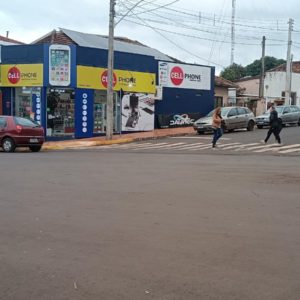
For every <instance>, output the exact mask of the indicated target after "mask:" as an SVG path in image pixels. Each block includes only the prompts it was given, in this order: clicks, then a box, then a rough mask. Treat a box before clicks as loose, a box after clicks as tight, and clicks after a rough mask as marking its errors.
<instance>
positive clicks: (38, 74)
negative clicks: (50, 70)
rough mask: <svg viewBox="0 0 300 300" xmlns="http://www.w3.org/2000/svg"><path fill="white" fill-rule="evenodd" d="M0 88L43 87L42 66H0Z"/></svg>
mask: <svg viewBox="0 0 300 300" xmlns="http://www.w3.org/2000/svg"><path fill="white" fill-rule="evenodd" d="M0 67H1V80H0V85H1V86H8V87H17V86H28V87H30V86H43V65H42V64H32V65H28V64H22V65H1V66H0Z"/></svg>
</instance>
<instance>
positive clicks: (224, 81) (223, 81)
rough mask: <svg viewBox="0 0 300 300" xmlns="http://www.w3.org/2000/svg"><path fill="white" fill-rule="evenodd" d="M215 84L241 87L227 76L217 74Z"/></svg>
mask: <svg viewBox="0 0 300 300" xmlns="http://www.w3.org/2000/svg"><path fill="white" fill-rule="evenodd" d="M215 85H216V86H222V87H227V88H230V87H232V88H237V89H238V88H240V87H239V85H238V84H236V83H234V82H232V81H230V80H227V79H225V78H222V77H219V76H215Z"/></svg>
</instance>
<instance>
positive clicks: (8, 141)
mask: <svg viewBox="0 0 300 300" xmlns="http://www.w3.org/2000/svg"><path fill="white" fill-rule="evenodd" d="M2 148H3V150H4V152H14V151H15V149H16V145H15V142H14V140H13V139H12V138H4V139H3V141H2Z"/></svg>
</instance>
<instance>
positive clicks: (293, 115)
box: [291, 105, 300, 123]
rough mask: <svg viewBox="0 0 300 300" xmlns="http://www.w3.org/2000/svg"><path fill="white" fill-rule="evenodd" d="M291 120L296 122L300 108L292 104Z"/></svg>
mask: <svg viewBox="0 0 300 300" xmlns="http://www.w3.org/2000/svg"><path fill="white" fill-rule="evenodd" d="M291 119H292V120H291V122H293V123H298V122H299V120H300V109H299V108H298V107H297V106H295V105H293V106H291Z"/></svg>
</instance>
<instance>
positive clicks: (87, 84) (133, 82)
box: [77, 66, 156, 94]
mask: <svg viewBox="0 0 300 300" xmlns="http://www.w3.org/2000/svg"><path fill="white" fill-rule="evenodd" d="M155 80H156V79H155V74H154V73H143V72H132V71H125V70H114V73H113V85H114V90H115V91H119V90H121V89H122V90H123V91H124V92H143V93H149V94H154V93H155ZM107 83H108V79H107V69H104V68H94V67H86V66H77V87H79V88H88V89H96V90H106V89H107Z"/></svg>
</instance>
